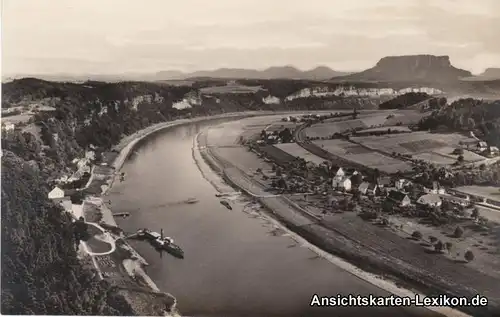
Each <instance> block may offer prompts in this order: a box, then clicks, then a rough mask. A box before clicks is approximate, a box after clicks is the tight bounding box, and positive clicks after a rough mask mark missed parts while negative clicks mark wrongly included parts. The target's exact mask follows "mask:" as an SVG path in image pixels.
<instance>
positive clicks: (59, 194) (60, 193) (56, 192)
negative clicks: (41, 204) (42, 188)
mask: <svg viewBox="0 0 500 317" xmlns="http://www.w3.org/2000/svg"><path fill="white" fill-rule="evenodd" d="M48 196H49V199H61V198H64V190H62V189H61V188H59V187H57V186H56V187H54V189H53V190H51V191H50V193H49V195H48Z"/></svg>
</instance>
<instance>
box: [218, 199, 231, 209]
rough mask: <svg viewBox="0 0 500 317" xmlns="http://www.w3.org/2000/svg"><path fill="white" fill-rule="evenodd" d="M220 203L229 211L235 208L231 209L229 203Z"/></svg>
mask: <svg viewBox="0 0 500 317" xmlns="http://www.w3.org/2000/svg"><path fill="white" fill-rule="evenodd" d="M220 203H221V204H222V205H223V206H224V207H226V208H227V209H229V210H233V207H231V205H230V204H229V203H228V202H227V201H225V200H221V201H220Z"/></svg>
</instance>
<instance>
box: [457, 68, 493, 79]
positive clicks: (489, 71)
mask: <svg viewBox="0 0 500 317" xmlns="http://www.w3.org/2000/svg"><path fill="white" fill-rule="evenodd" d="M499 79H500V68H487V69H486V70H485V71H484V72H483V73H482V74H480V75H477V76H473V77H467V78H464V80H468V81H485V80H499Z"/></svg>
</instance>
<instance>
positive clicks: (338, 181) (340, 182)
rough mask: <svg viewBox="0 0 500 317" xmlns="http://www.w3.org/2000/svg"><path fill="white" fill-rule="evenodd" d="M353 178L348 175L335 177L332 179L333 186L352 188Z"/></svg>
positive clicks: (338, 188)
mask: <svg viewBox="0 0 500 317" xmlns="http://www.w3.org/2000/svg"><path fill="white" fill-rule="evenodd" d="M351 186H352V184H351V180H350V179H349V178H348V177H342V178H334V179H333V181H332V187H333V188H336V189H337V190H345V191H349V190H351Z"/></svg>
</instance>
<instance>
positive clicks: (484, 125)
mask: <svg viewBox="0 0 500 317" xmlns="http://www.w3.org/2000/svg"><path fill="white" fill-rule="evenodd" d="M419 128H420V129H422V130H429V129H430V130H435V129H448V130H454V131H462V132H466V133H468V132H470V131H472V132H474V133H475V135H476V136H478V137H479V138H481V139H483V140H485V141H486V142H488V143H489V144H490V145H496V146H500V101H498V100H497V101H482V100H477V99H471V98H468V99H460V100H457V101H455V102H453V103H452V104H451V105H449V106H447V107H444V108H440V109H439V110H436V111H434V112H433V113H432V115H431V116H429V117H426V118H424V119H423V120H422V121H421V122H420V123H419Z"/></svg>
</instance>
